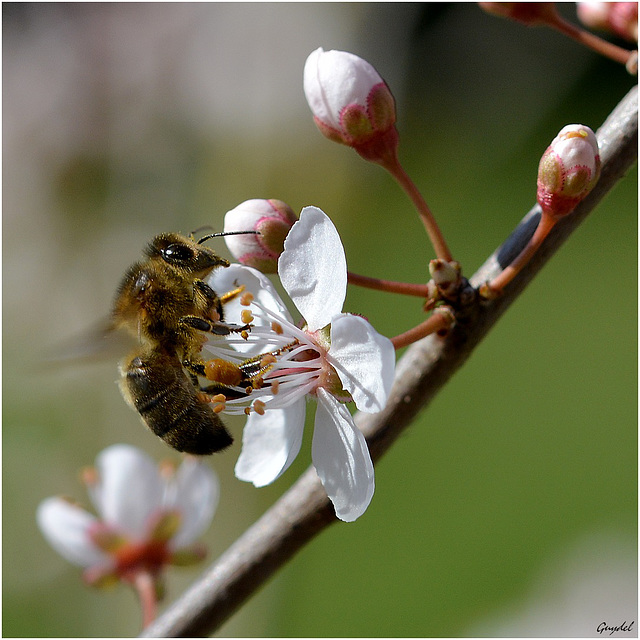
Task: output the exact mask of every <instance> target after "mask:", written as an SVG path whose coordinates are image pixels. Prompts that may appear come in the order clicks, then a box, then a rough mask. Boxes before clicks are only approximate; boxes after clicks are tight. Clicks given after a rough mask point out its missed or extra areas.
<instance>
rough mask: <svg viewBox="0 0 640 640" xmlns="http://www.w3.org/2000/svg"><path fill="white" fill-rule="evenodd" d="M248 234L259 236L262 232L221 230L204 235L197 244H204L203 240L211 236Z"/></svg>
mask: <svg viewBox="0 0 640 640" xmlns="http://www.w3.org/2000/svg"><path fill="white" fill-rule="evenodd" d="M247 234H252V235H255V236H259V235H260V232H259V231H219V232H218V233H209V234H207V235H206V236H202V238H200V240H198V243H197V244H202V243H203V242H206V241H207V240H210V239H211V238H220V237H222V236H241V235H247Z"/></svg>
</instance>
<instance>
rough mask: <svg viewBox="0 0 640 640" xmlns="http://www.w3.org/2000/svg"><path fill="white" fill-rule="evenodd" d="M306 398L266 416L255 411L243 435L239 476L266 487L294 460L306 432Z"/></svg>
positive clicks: (237, 466)
mask: <svg viewBox="0 0 640 640" xmlns="http://www.w3.org/2000/svg"><path fill="white" fill-rule="evenodd" d="M305 409H306V407H305V400H304V399H302V400H298V401H296V402H294V403H293V404H291V405H289V406H288V407H285V408H284V409H273V410H271V411H267V412H266V413H265V414H264V415H262V416H261V415H258V414H257V413H252V414H251V415H250V416H249V418H248V419H247V423H246V425H245V427H244V432H243V434H242V452H241V453H240V457H239V458H238V462H236V468H235V473H236V477H237V478H239V479H240V480H244V481H245V482H253V484H254V485H255V486H256V487H264V486H265V485H268V484H270V483H272V482H273V481H274V480H275V479H276V478H279V477H280V476H281V475H282V474H283V473H284V472H285V471H286V470H287V469H288V468H289V465H290V464H291V463H292V462H293V461H294V460H295V458H296V456H297V455H298V452H299V451H300V445H301V444H302V434H303V432H304V416H305Z"/></svg>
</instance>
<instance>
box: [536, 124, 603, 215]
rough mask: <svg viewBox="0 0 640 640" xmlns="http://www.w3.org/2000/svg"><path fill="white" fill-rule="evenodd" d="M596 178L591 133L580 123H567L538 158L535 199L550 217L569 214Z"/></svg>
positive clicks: (595, 148) (596, 155)
mask: <svg viewBox="0 0 640 640" xmlns="http://www.w3.org/2000/svg"><path fill="white" fill-rule="evenodd" d="M599 177H600V153H599V149H598V140H597V139H596V135H595V133H593V131H592V130H591V129H590V128H589V127H586V126H584V125H581V124H570V125H567V126H566V127H564V128H563V129H562V130H561V131H560V133H559V134H558V135H557V136H556V137H555V138H554V140H553V141H552V142H551V144H550V145H549V147H547V150H546V151H545V152H544V154H543V155H542V158H541V159H540V165H539V167H538V192H537V199H538V203H539V204H540V206H541V207H542V211H543V213H545V214H547V215H550V216H551V217H553V218H559V217H561V216H564V215H567V214H568V213H571V211H573V210H574V208H575V207H576V206H577V205H578V203H579V202H580V201H581V200H583V199H584V198H585V197H586V195H587V194H588V193H589V192H590V191H591V189H593V187H594V185H595V184H596V182H597V181H598V178H599Z"/></svg>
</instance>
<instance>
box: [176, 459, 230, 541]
mask: <svg viewBox="0 0 640 640" xmlns="http://www.w3.org/2000/svg"><path fill="white" fill-rule="evenodd" d="M170 482H171V485H172V487H171V488H172V490H173V491H172V494H173V495H171V498H170V501H169V502H168V503H167V504H166V508H168V509H177V510H178V511H180V512H181V513H182V523H181V524H182V526H181V527H180V529H179V530H178V532H177V533H176V535H175V536H174V537H173V538H172V540H171V542H170V545H171V548H172V549H181V548H183V547H186V546H188V545H190V544H191V543H192V542H194V541H195V540H196V539H197V538H198V537H199V536H200V535H202V534H203V533H204V532H205V531H206V530H207V529H208V528H209V525H210V524H211V521H212V520H213V514H214V513H215V511H216V508H217V506H218V499H219V498H220V485H219V483H218V478H217V476H216V474H215V473H214V472H213V471H212V470H211V469H210V468H209V467H208V466H207V464H206V463H205V462H204V461H202V460H198V459H196V458H190V457H188V458H185V460H184V461H183V462H182V464H181V465H180V467H179V468H178V470H177V471H176V474H175V476H174V477H173V478H171V480H170Z"/></svg>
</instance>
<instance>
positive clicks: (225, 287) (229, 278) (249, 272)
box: [208, 264, 293, 355]
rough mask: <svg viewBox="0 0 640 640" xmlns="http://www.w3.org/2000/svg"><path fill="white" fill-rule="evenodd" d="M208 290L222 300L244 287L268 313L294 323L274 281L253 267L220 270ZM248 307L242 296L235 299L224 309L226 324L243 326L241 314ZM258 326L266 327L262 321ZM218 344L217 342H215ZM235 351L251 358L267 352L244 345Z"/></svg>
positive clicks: (244, 343)
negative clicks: (211, 290) (226, 295)
mask: <svg viewBox="0 0 640 640" xmlns="http://www.w3.org/2000/svg"><path fill="white" fill-rule="evenodd" d="M208 284H209V286H210V287H211V288H212V289H213V290H214V291H215V292H216V293H217V294H218V295H219V296H220V295H222V294H224V293H227V292H228V291H233V290H234V289H236V288H237V287H239V286H244V287H245V290H246V291H249V292H250V293H252V294H253V297H254V298H255V299H256V300H257V301H258V302H259V303H260V304H261V305H262V306H264V307H266V308H267V309H268V310H269V311H271V312H273V313H274V314H276V315H277V316H280V317H282V318H284V319H285V320H287V321H288V322H291V323H292V322H293V319H292V318H291V314H290V313H289V310H288V309H287V307H286V305H285V304H284V302H283V301H282V299H281V298H280V296H279V295H278V292H277V291H276V289H275V287H274V286H273V284H272V282H271V280H269V278H267V277H266V276H265V275H264V274H262V273H260V271H257V270H256V269H252V268H251V267H245V266H243V265H240V264H232V265H231V266H229V267H226V268H224V267H221V268H219V269H216V270H214V272H213V273H212V274H211V276H210V277H209V280H208ZM246 309H247V307H245V306H243V305H241V304H240V296H236V297H235V298H232V299H231V300H229V302H227V303H226V304H225V305H224V320H225V322H228V323H231V324H244V322H242V319H241V314H242V311H244V310H246ZM253 324H255V325H256V326H264V325H265V324H266V322H265V321H263V320H262V318H261V317H260V318H256V320H255V322H254V323H253ZM212 339H213V340H215V338H212ZM234 348H235V349H236V350H237V351H239V352H240V353H242V354H245V355H252V353H253V352H254V351H255V353H256V354H257V353H261V352H262V351H264V348H262V347H261V346H260V344H259V343H248V342H243V343H240V344H238V345H234Z"/></svg>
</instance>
